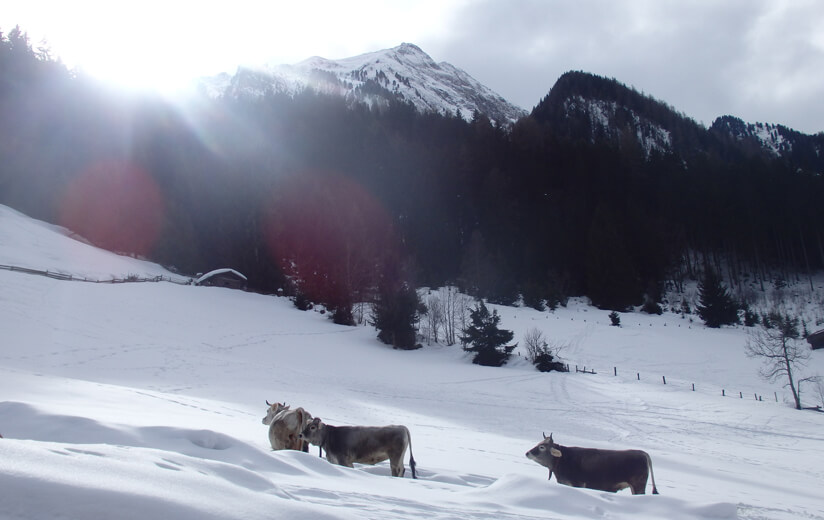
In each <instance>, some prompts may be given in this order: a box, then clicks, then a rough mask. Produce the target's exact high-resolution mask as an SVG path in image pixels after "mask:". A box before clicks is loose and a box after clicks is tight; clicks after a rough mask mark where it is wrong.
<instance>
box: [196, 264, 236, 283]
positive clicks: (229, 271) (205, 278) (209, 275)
mask: <svg viewBox="0 0 824 520" xmlns="http://www.w3.org/2000/svg"><path fill="white" fill-rule="evenodd" d="M223 273H232V274H235V275H237V276H238V277H240V278H243V279H244V280H247V278H246V277H245V276H243V275H242V274H240V273H239V272H237V271H235V270H234V269H229V268H228V267H225V268H223V269H215V270H214V271H209V272H208V273H206V274H204V275H203V276H201V277H200V278H198V279H197V280H195V284H199V283H201V282H203V280H208V279H209V278H211V277H213V276H217V275H219V274H223Z"/></svg>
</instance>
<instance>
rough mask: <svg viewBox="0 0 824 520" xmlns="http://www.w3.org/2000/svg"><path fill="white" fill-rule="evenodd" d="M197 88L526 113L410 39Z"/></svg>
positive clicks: (208, 81)
mask: <svg viewBox="0 0 824 520" xmlns="http://www.w3.org/2000/svg"><path fill="white" fill-rule="evenodd" d="M201 88H202V89H203V90H204V91H205V92H206V93H208V94H209V95H211V96H220V95H228V96H239V95H263V94H265V93H266V92H285V93H289V94H295V93H297V92H299V91H301V90H303V89H306V88H311V89H314V90H316V91H319V92H324V93H331V94H338V95H341V96H345V97H347V98H350V99H352V100H354V101H360V102H366V103H368V104H372V105H374V104H378V105H381V104H386V103H388V102H389V101H390V100H393V99H394V100H400V101H406V102H409V103H412V104H413V105H414V106H415V107H416V108H417V109H418V110H419V111H421V112H435V113H439V114H455V113H457V112H458V111H460V113H461V115H462V116H463V117H464V118H465V119H469V118H471V117H472V114H473V113H474V112H475V111H477V112H480V113H482V114H485V115H486V116H487V117H489V118H490V119H491V120H493V121H496V122H498V123H502V124H506V123H510V122H514V121H516V120H517V119H518V118H520V117H522V116H524V115H526V111H525V110H523V109H522V108H520V107H517V106H515V105H513V104H512V103H509V102H508V101H506V100H505V99H504V98H502V97H501V96H500V95H498V94H496V93H495V92H493V91H492V90H491V89H489V88H487V87H485V86H484V85H482V84H481V83H480V82H479V81H477V80H476V79H474V78H473V77H472V76H470V75H469V74H467V73H466V72H465V71H463V70H461V69H459V68H457V67H455V66H453V65H450V64H449V63H446V62H441V63H436V62H435V61H434V60H433V59H432V58H431V57H430V56H429V55H428V54H426V53H425V52H424V51H422V50H421V49H420V48H419V47H417V46H416V45H413V44H411V43H403V44H401V45H399V46H398V47H394V48H392V49H385V50H381V51H377V52H370V53H367V54H362V55H360V56H354V57H351V58H344V59H341V60H328V59H325V58H320V57H313V58H309V59H307V60H305V61H302V62H300V63H297V64H295V65H274V64H270V65H266V66H264V67H261V68H260V69H250V68H240V69H238V71H237V73H236V74H235V75H233V76H230V75H228V74H221V75H219V76H214V77H211V78H205V79H203V80H202V81H201Z"/></svg>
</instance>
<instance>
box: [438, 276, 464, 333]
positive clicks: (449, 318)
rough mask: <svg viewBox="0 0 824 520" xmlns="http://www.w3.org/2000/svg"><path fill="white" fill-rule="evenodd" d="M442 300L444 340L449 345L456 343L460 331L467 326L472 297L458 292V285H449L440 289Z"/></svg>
mask: <svg viewBox="0 0 824 520" xmlns="http://www.w3.org/2000/svg"><path fill="white" fill-rule="evenodd" d="M439 292H440V300H441V304H442V314H443V332H444V341H446V344H447V345H454V344H455V343H457V341H458V333H460V332H461V331H462V330H464V329H465V328H466V327H467V325H468V324H467V318H468V316H469V308H470V307H471V306H472V298H471V297H469V296H467V295H465V294H462V293H460V292H458V288H457V287H453V286H447V287H444V288H442V289H441V290H440V291H439Z"/></svg>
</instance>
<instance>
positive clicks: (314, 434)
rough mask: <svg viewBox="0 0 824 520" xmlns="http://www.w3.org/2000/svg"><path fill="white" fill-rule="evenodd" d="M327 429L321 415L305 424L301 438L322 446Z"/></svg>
mask: <svg viewBox="0 0 824 520" xmlns="http://www.w3.org/2000/svg"><path fill="white" fill-rule="evenodd" d="M325 430H326V425H325V424H323V421H321V420H320V417H315V418H314V419H312V420H311V421H309V422H308V423H307V424H306V426H304V428H303V431H302V432H300V438H301V439H303V440H305V441H307V442H309V443H310V444H314V445H315V446H322V445H323V438H324V435H325V433H326V431H325Z"/></svg>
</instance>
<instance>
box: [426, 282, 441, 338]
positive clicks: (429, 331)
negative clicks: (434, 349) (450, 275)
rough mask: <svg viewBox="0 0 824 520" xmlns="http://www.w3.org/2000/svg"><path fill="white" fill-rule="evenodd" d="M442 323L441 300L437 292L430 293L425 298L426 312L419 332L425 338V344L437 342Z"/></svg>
mask: <svg viewBox="0 0 824 520" xmlns="http://www.w3.org/2000/svg"><path fill="white" fill-rule="evenodd" d="M443 325H444V312H443V302H442V301H441V298H440V296H439V295H438V294H437V293H432V294H430V295H429V296H428V297H427V298H426V314H425V315H424V317H423V320H422V321H421V334H423V336H424V338H426V343H427V344H432V343H437V342H438V340H439V336H440V329H441V327H442V326H443Z"/></svg>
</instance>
